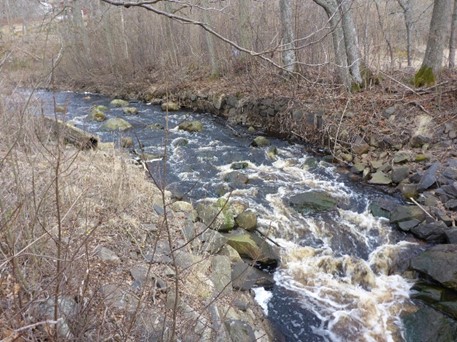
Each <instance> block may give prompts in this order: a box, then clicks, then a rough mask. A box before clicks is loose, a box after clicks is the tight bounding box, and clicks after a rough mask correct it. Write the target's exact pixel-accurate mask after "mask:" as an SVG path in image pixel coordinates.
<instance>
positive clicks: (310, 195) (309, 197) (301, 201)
mask: <svg viewBox="0 0 457 342" xmlns="http://www.w3.org/2000/svg"><path fill="white" fill-rule="evenodd" d="M288 201H289V204H290V205H291V206H292V207H293V208H295V210H297V211H299V212H301V213H304V214H308V213H311V212H314V211H325V210H330V209H333V208H335V207H336V205H337V203H338V202H337V200H336V199H335V198H333V197H332V196H331V195H329V194H328V193H326V192H324V191H319V190H311V191H307V192H303V193H299V194H296V195H293V196H291V197H290V198H289V200H288Z"/></svg>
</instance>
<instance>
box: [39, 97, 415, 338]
mask: <svg viewBox="0 0 457 342" xmlns="http://www.w3.org/2000/svg"><path fill="white" fill-rule="evenodd" d="M36 96H37V97H38V98H39V99H41V103H42V108H43V111H44V113H46V114H51V113H53V104H54V103H57V104H63V105H66V106H67V114H66V117H65V119H66V120H69V121H70V120H71V121H72V122H73V123H74V124H75V125H76V126H78V127H80V128H83V129H85V130H88V131H91V132H95V133H97V134H98V135H99V136H100V137H101V138H102V140H103V141H105V142H106V141H114V142H116V143H118V142H119V140H120V138H121V137H123V136H131V137H133V138H134V141H135V142H136V146H135V148H136V149H137V150H139V144H141V145H143V146H144V147H143V149H144V152H146V153H149V154H151V155H155V156H160V155H163V153H164V149H165V148H164V147H165V146H167V155H168V170H169V172H168V173H167V180H166V181H167V183H168V184H171V185H172V187H174V188H177V189H180V191H181V192H182V193H183V194H185V196H186V197H188V198H189V200H191V201H194V202H195V201H198V200H200V199H203V198H214V199H216V198H217V194H218V193H220V189H223V188H224V187H227V184H226V183H225V182H224V180H223V179H224V175H226V174H227V173H229V172H232V171H233V170H232V169H231V168H230V166H231V164H232V163H233V162H239V161H245V162H247V163H248V167H247V168H245V169H242V170H239V172H241V173H243V174H245V175H247V176H248V177H249V182H248V183H247V184H243V185H240V186H237V188H236V189H235V190H234V191H233V192H232V193H231V195H230V196H231V199H233V200H240V201H242V202H244V203H246V204H248V205H249V207H250V208H251V209H254V210H255V211H256V213H257V214H258V216H259V223H258V224H259V226H260V229H261V230H262V231H263V232H264V233H267V234H268V235H269V236H270V237H272V239H273V240H274V241H275V242H276V243H277V244H279V245H280V246H281V248H280V251H281V252H280V253H281V265H280V267H279V269H278V270H277V271H276V272H275V274H274V278H275V281H276V285H275V286H274V288H273V289H272V290H271V291H266V290H264V289H257V290H256V291H255V292H256V297H257V299H258V301H259V303H260V304H261V305H262V307H263V308H264V310H265V312H266V313H267V314H268V317H269V318H270V319H271V321H272V322H273V323H274V324H275V325H276V327H277V329H278V331H280V332H281V334H283V335H284V338H285V340H287V341H401V340H402V325H401V320H400V315H401V313H402V312H403V311H405V310H406V311H408V310H410V309H411V307H412V304H411V302H410V301H409V297H408V291H409V288H410V287H411V285H412V283H411V281H408V280H406V279H404V278H402V277H401V276H400V275H397V274H395V271H396V270H398V269H401V262H399V261H398V259H399V258H400V257H401V255H402V254H404V253H408V250H409V249H411V248H412V246H414V242H405V241H403V240H404V239H405V237H404V236H401V235H400V234H399V233H398V232H396V231H395V230H392V229H391V227H390V226H389V225H388V223H387V222H386V221H385V220H382V219H378V218H374V217H373V216H372V215H371V214H370V213H369V210H368V206H369V204H370V201H372V200H373V199H374V198H377V197H380V196H384V195H382V194H380V193H377V192H375V191H374V190H373V189H368V188H366V189H364V188H363V187H361V186H359V185H357V184H351V182H349V181H347V180H346V179H345V177H344V175H340V174H338V172H337V171H336V169H335V168H334V167H333V166H332V165H330V164H327V163H325V162H323V161H319V160H316V159H314V158H313V157H311V156H309V155H307V154H306V152H305V148H304V147H303V146H301V145H298V144H290V143H288V142H286V141H283V140H279V139H271V142H272V145H274V146H276V148H277V151H278V153H277V156H276V157H274V158H271V155H269V154H268V153H267V148H254V147H251V146H250V142H251V141H252V139H253V137H254V136H255V135H251V134H250V133H248V131H247V130H246V129H245V128H242V127H229V126H227V125H226V123H225V122H224V121H222V120H221V119H218V118H215V117H212V116H211V115H209V114H195V113H189V112H175V113H169V115H168V118H167V117H166V114H165V113H164V112H162V111H161V110H160V108H158V107H156V106H151V105H147V104H144V103H131V105H132V106H135V107H137V108H138V109H139V114H138V115H134V116H125V115H124V114H123V112H122V109H120V108H110V110H109V112H107V115H108V117H123V118H124V119H126V120H127V121H129V122H130V123H131V124H132V125H133V128H132V129H131V130H129V131H127V132H125V133H108V132H103V131H101V130H100V126H101V123H94V122H90V121H88V120H87V118H86V115H87V113H88V112H89V111H90V108H91V107H92V106H94V105H106V106H109V99H108V98H105V97H102V96H98V95H93V94H76V93H71V92H69V93H65V92H59V93H51V92H47V91H39V92H37V93H36ZM183 120H200V121H202V123H203V125H204V131H203V132H201V133H188V132H184V131H180V130H177V129H176V126H177V125H178V124H179V123H180V122H182V121H183ZM151 124H160V125H162V126H167V125H168V127H169V130H168V133H167V134H165V133H164V130H161V129H152V128H151V126H150V125H151ZM156 126H157V125H156ZM182 138H185V139H186V140H187V144H185V145H184V146H182V145H183V140H182ZM151 158H152V157H151ZM150 163H151V164H150V165H151V169H152V170H153V172H154V175H155V176H156V177H157V179H158V180H159V181H160V180H161V176H160V169H161V168H160V167H159V166H160V165H161V161H160V158H157V160H151V161H150ZM310 190H323V191H325V192H327V193H329V194H330V195H332V196H333V197H334V198H337V199H338V202H339V206H338V209H336V210H333V211H329V212H325V213H320V214H308V215H303V214H302V213H299V212H297V211H296V210H294V209H293V208H291V207H290V206H289V204H288V200H287V199H288V198H289V197H290V196H291V195H293V194H298V193H303V192H306V191H310ZM225 196H228V195H227V194H226V195H225ZM391 200H392V201H395V199H393V198H392V199H391Z"/></svg>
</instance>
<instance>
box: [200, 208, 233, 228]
mask: <svg viewBox="0 0 457 342" xmlns="http://www.w3.org/2000/svg"><path fill="white" fill-rule="evenodd" d="M195 209H196V210H197V216H198V218H199V219H200V221H202V222H203V223H204V224H205V225H206V226H208V227H210V228H211V229H214V230H218V231H221V232H226V231H229V230H231V229H233V228H234V227H235V217H234V214H233V211H232V210H231V208H230V205H229V204H225V205H224V203H223V202H222V201H219V202H217V203H210V202H206V201H205V202H201V203H198V204H197V206H196V208H195Z"/></svg>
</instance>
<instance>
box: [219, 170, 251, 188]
mask: <svg viewBox="0 0 457 342" xmlns="http://www.w3.org/2000/svg"><path fill="white" fill-rule="evenodd" d="M224 181H225V182H227V183H230V185H232V186H234V187H237V186H239V185H243V184H247V183H248V182H249V177H248V176H246V175H245V174H243V173H241V172H238V171H233V172H229V173H227V174H226V175H225V176H224Z"/></svg>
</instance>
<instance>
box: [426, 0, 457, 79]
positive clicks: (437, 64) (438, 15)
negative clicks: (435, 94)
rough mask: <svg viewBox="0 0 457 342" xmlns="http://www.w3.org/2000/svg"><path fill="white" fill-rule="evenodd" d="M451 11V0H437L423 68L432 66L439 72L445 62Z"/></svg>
mask: <svg viewBox="0 0 457 342" xmlns="http://www.w3.org/2000/svg"><path fill="white" fill-rule="evenodd" d="M450 13H451V0H435V3H434V5H433V13H432V20H431V22H430V31H429V34H428V41H427V49H426V50H425V56H424V61H423V62H422V67H421V69H422V68H431V69H432V71H433V74H435V75H436V74H437V73H438V72H439V71H440V70H441V68H442V63H443V50H444V47H445V38H446V36H447V32H448V24H449V20H450Z"/></svg>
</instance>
